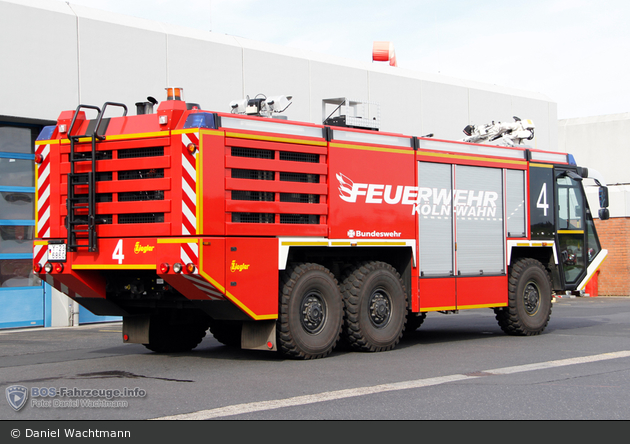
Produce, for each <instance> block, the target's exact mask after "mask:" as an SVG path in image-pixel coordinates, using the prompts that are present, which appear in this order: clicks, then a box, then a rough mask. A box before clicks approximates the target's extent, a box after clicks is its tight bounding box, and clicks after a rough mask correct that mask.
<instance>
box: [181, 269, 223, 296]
mask: <svg viewBox="0 0 630 444" xmlns="http://www.w3.org/2000/svg"><path fill="white" fill-rule="evenodd" d="M184 276H185V277H186V279H188V280H189V281H190V282H192V284H193V285H194V286H195V287H197V289H199V290H200V291H202V292H203V293H205V295H206V296H207V297H208V299H211V300H213V301H218V300H224V299H225V296H223V294H222V293H221V292H220V291H219V290H218V289H217V288H216V287H215V286H214V285H212V284H211V283H210V282H208V281H206V280H205V279H204V278H203V277H201V276H199V275H191V274H185V275H184Z"/></svg>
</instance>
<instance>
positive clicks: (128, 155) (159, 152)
mask: <svg viewBox="0 0 630 444" xmlns="http://www.w3.org/2000/svg"><path fill="white" fill-rule="evenodd" d="M163 155H164V147H161V146H160V147H148V148H131V149H128V150H119V151H118V158H119V159H136V158H138V157H158V156H163Z"/></svg>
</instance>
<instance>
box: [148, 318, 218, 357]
mask: <svg viewBox="0 0 630 444" xmlns="http://www.w3.org/2000/svg"><path fill="white" fill-rule="evenodd" d="M206 330H208V326H207V324H205V323H196V322H193V323H187V324H179V323H177V324H176V323H172V322H171V321H170V320H169V319H168V318H166V317H163V316H152V317H151V321H150V324H149V343H148V344H143V345H144V346H145V347H146V348H148V349H149V350H151V351H154V352H156V353H180V352H187V351H190V350H192V349H193V348H195V347H197V346H198V345H199V343H200V342H201V341H202V339H203V338H204V337H205V336H206Z"/></svg>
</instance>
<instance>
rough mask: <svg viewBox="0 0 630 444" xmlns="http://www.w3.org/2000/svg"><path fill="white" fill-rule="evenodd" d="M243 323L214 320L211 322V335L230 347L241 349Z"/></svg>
mask: <svg viewBox="0 0 630 444" xmlns="http://www.w3.org/2000/svg"><path fill="white" fill-rule="evenodd" d="M242 329H243V322H242V321H223V320H216V319H213V320H212V321H210V333H212V336H214V339H216V340H217V341H219V342H220V343H221V344H224V345H227V346H228V347H238V348H240V347H241V331H242Z"/></svg>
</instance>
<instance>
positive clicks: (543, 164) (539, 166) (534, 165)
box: [529, 162, 553, 168]
mask: <svg viewBox="0 0 630 444" xmlns="http://www.w3.org/2000/svg"><path fill="white" fill-rule="evenodd" d="M529 166H530V167H536V168H553V165H549V164H548V163H531V162H530V164H529Z"/></svg>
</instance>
